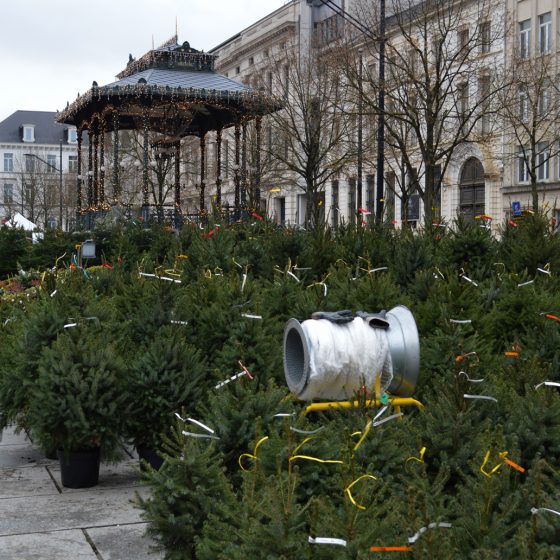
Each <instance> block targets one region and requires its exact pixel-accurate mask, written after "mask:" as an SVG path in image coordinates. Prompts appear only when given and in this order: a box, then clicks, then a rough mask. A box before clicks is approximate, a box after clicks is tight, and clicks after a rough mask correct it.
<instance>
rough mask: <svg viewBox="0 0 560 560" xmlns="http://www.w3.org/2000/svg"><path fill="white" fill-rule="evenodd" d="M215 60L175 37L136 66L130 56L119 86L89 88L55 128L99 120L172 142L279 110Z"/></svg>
mask: <svg viewBox="0 0 560 560" xmlns="http://www.w3.org/2000/svg"><path fill="white" fill-rule="evenodd" d="M215 59H216V55H213V54H208V53H204V52H201V51H197V50H196V49H193V48H191V47H190V45H189V43H188V42H184V43H183V44H181V45H179V44H178V43H177V37H173V38H172V39H171V40H170V41H168V42H167V43H165V44H164V45H162V46H161V47H158V48H157V49H153V50H151V51H149V52H147V53H146V54H145V55H144V56H142V57H141V58H140V59H138V60H134V59H133V58H132V56H131V55H129V61H128V64H127V66H126V68H125V69H124V70H123V71H122V72H121V73H120V74H118V75H117V81H115V82H112V83H109V84H107V85H104V86H99V85H98V84H97V83H96V82H93V85H92V88H91V89H90V90H89V91H87V92H86V93H85V94H84V95H81V96H79V97H78V98H77V99H76V100H75V101H74V102H73V103H71V104H69V105H68V106H67V107H66V109H65V110H64V111H62V112H61V113H60V114H59V116H58V119H57V120H58V122H61V123H66V124H72V125H76V126H77V127H78V128H81V129H88V128H89V126H91V124H92V122H93V121H94V120H95V121H97V122H98V121H99V119H100V118H101V119H103V122H104V127H105V130H107V131H109V130H112V129H113V128H114V126H115V125H114V122H116V121H114V120H113V119H112V118H111V115H115V114H116V115H118V127H119V129H140V128H141V127H142V126H143V125H142V122H143V120H144V121H145V120H146V119H147V120H148V121H149V127H150V129H151V130H154V131H157V132H160V133H162V134H165V135H167V136H170V137H173V138H175V139H177V138H181V137H183V136H189V135H202V134H204V133H206V132H208V131H209V130H217V129H221V128H227V127H229V126H232V125H234V124H236V123H239V122H241V120H242V119H243V118H254V117H257V116H260V115H264V114H267V113H270V112H273V111H276V110H278V109H280V108H281V107H282V103H281V102H280V101H279V100H278V98H276V97H274V96H272V95H271V94H269V93H267V92H265V91H261V90H256V89H253V88H250V87H248V86H246V85H244V84H242V83H240V82H237V81H235V80H232V79H230V78H228V77H226V76H223V75H222V74H218V73H217V72H216V71H215V69H214V62H215Z"/></svg>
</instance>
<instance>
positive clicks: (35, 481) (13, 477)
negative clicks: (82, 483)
mask: <svg viewBox="0 0 560 560" xmlns="http://www.w3.org/2000/svg"><path fill="white" fill-rule="evenodd" d="M0 453H2V451H1V450H0ZM58 494H59V491H58V488H57V487H56V485H55V483H54V482H53V480H52V478H51V477H50V475H49V472H48V470H47V469H46V467H37V468H34V469H30V468H28V467H25V468H6V467H5V468H2V469H0V500H1V499H5V498H18V497H24V496H29V497H37V496H49V495H58Z"/></svg>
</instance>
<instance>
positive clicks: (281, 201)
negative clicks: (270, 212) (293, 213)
mask: <svg viewBox="0 0 560 560" xmlns="http://www.w3.org/2000/svg"><path fill="white" fill-rule="evenodd" d="M274 205H275V210H276V223H277V224H278V225H280V226H283V225H285V224H286V199H285V198H284V197H283V196H279V197H278V198H275V199H274Z"/></svg>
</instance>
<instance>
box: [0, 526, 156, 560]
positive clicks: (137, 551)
mask: <svg viewBox="0 0 560 560" xmlns="http://www.w3.org/2000/svg"><path fill="white" fill-rule="evenodd" d="M145 531H146V523H137V524H135V525H117V526H115V527H96V528H94V529H87V530H86V532H87V534H88V536H89V538H90V539H91V541H92V543H93V544H94V545H95V548H96V549H97V551H98V552H99V554H100V555H101V557H102V558H103V560H124V559H125V558H130V559H132V558H133V559H134V560H161V559H163V556H164V554H163V552H161V551H156V550H154V548H153V547H154V543H153V541H152V540H151V539H150V538H149V537H146V536H145V535H144V532H145ZM0 542H1V541H0Z"/></svg>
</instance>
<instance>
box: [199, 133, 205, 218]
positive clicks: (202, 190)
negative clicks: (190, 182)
mask: <svg viewBox="0 0 560 560" xmlns="http://www.w3.org/2000/svg"><path fill="white" fill-rule="evenodd" d="M205 168H206V134H203V135H202V136H201V137H200V214H201V216H202V215H203V214H204V212H205V205H204V195H205V191H206V185H205V184H204V181H205V180H206V174H205V170H206V169H205Z"/></svg>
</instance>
